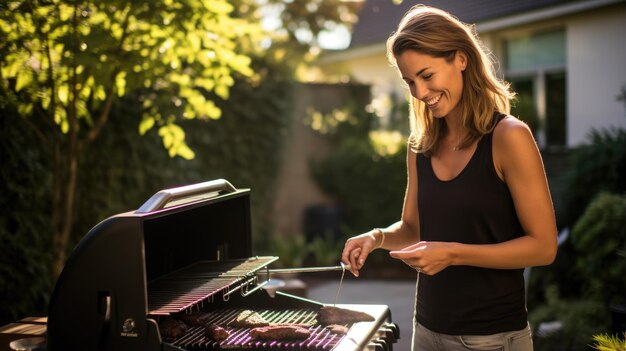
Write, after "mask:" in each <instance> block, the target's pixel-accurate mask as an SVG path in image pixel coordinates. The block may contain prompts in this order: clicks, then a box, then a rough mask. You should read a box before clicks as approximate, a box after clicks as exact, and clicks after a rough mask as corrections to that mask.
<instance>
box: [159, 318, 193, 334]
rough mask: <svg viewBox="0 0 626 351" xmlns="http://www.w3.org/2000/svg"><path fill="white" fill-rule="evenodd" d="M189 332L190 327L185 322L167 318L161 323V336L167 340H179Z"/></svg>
mask: <svg viewBox="0 0 626 351" xmlns="http://www.w3.org/2000/svg"><path fill="white" fill-rule="evenodd" d="M187 330H189V327H188V326H187V324H185V322H183V321H181V320H178V319H173V318H166V319H164V320H162V321H161V323H159V331H160V332H161V336H163V337H164V338H166V339H178V338H180V337H181V336H183V335H185V333H187Z"/></svg>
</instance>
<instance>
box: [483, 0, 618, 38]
mask: <svg viewBox="0 0 626 351" xmlns="http://www.w3.org/2000/svg"><path fill="white" fill-rule="evenodd" d="M621 2H625V1H624V0H588V1H580V2H575V3H569V4H563V5H558V6H555V7H550V8H546V9H540V10H536V11H532V12H527V13H522V14H519V15H513V16H508V17H504V18H498V19H494V20H490V21H485V22H478V23H476V30H477V31H478V32H479V33H480V32H489V31H493V30H498V29H503V28H508V27H513V26H519V25H523V24H526V23H532V22H537V21H542V20H546V19H550V18H556V17H560V16H565V15H570V14H573V13H576V12H581V11H585V10H590V9H593V8H596V7H601V6H606V5H613V4H618V3H621Z"/></svg>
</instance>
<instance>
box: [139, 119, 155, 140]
mask: <svg viewBox="0 0 626 351" xmlns="http://www.w3.org/2000/svg"><path fill="white" fill-rule="evenodd" d="M154 123H155V120H154V117H146V116H144V117H143V118H142V119H141V122H139V135H145V134H146V133H147V132H148V131H149V130H150V129H152V127H154Z"/></svg>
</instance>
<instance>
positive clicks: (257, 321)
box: [229, 310, 269, 328]
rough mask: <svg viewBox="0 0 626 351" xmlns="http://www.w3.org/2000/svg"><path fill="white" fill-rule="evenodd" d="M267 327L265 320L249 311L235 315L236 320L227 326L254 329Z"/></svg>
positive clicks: (267, 323)
mask: <svg viewBox="0 0 626 351" xmlns="http://www.w3.org/2000/svg"><path fill="white" fill-rule="evenodd" d="M267 325H269V322H268V321H266V320H265V318H263V317H262V316H261V315H260V314H258V313H256V312H254V311H250V310H243V311H242V312H241V313H239V314H238V315H237V318H235V320H234V321H232V322H230V324H229V326H231V327H236V328H255V327H265V326H267Z"/></svg>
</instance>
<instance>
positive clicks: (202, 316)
mask: <svg viewBox="0 0 626 351" xmlns="http://www.w3.org/2000/svg"><path fill="white" fill-rule="evenodd" d="M180 319H181V320H182V321H183V322H185V323H187V324H189V325H191V326H194V327H203V326H205V325H207V324H208V323H209V320H210V319H211V315H210V314H208V313H206V312H202V311H197V312H194V313H192V314H183V315H181V316H180Z"/></svg>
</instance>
